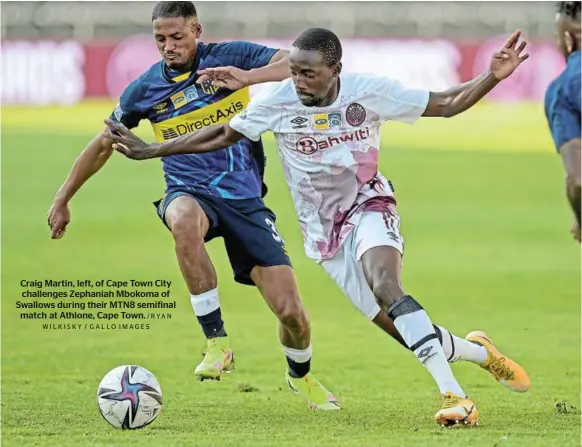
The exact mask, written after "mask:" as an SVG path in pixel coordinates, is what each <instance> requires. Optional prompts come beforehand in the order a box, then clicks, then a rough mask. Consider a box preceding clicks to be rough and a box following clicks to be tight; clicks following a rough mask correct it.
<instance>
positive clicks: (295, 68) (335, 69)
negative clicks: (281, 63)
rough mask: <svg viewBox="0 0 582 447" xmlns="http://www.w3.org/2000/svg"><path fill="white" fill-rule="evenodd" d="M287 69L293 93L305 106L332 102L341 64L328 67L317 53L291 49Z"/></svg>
mask: <svg viewBox="0 0 582 447" xmlns="http://www.w3.org/2000/svg"><path fill="white" fill-rule="evenodd" d="M289 69H290V70H291V77H292V79H293V84H295V91H296V92H297V96H299V100H300V101H301V103H302V104H303V105H305V106H322V105H328V104H329V103H330V102H333V100H334V99H335V98H330V96H331V94H333V92H335V90H333V88H334V87H335V86H336V85H337V79H338V76H339V74H340V72H341V63H337V64H334V65H332V66H331V67H329V66H328V65H327V64H326V63H325V62H324V61H323V58H322V56H321V54H320V53H319V52H318V51H305V50H300V49H298V48H295V47H292V48H291V51H290V54H289Z"/></svg>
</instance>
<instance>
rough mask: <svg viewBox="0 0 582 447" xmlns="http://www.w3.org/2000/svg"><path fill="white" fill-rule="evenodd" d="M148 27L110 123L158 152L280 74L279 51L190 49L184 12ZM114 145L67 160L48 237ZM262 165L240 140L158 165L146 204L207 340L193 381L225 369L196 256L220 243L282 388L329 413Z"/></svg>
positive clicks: (235, 108)
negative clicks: (261, 301)
mask: <svg viewBox="0 0 582 447" xmlns="http://www.w3.org/2000/svg"><path fill="white" fill-rule="evenodd" d="M152 22H153V29H154V37H155V40H156V42H157V45H158V49H159V51H160V53H161V55H162V57H163V60H162V61H160V62H158V63H156V64H154V65H153V66H152V67H151V68H150V69H149V70H147V71H146V72H145V73H144V74H143V75H141V76H140V77H139V78H138V79H136V80H135V81H134V82H132V83H131V84H130V85H129V86H128V87H127V88H126V90H125V91H124V92H123V94H122V95H121V99H120V101H119V104H118V105H117V107H116V108H115V110H114V112H113V113H112V115H111V119H113V120H115V121H116V122H119V123H122V124H124V125H125V126H127V127H128V128H134V127H136V126H137V125H138V123H139V122H140V121H141V120H143V119H147V120H149V121H150V122H151V124H152V127H153V130H154V133H155V136H156V138H157V140H158V141H160V142H161V141H164V140H168V139H172V138H174V137H178V136H180V135H184V134H186V133H190V132H193V131H196V130H199V129H202V128H205V127H208V126H211V125H214V124H221V123H227V122H228V121H229V120H230V119H231V118H232V117H234V116H235V115H236V114H237V113H238V112H240V111H241V110H243V109H244V108H245V107H246V105H247V104H248V102H249V100H250V98H249V91H248V85H249V84H253V83H260V82H266V81H280V80H282V79H285V78H287V77H288V76H289V69H288V52H286V51H281V50H276V49H272V48H267V47H264V46H260V45H255V44H252V43H248V42H226V43H220V44H213V43H211V44H204V43H202V42H198V38H199V37H200V35H201V32H202V27H201V25H200V23H199V22H198V18H197V13H196V9H195V7H194V5H193V3H192V2H160V3H158V4H157V5H156V6H155V8H154V11H153V14H152ZM213 67H231V68H230V69H231V70H232V72H233V73H234V72H236V74H237V76H236V80H238V81H240V79H245V82H242V83H240V85H235V84H236V82H235V79H234V78H235V77H232V79H229V77H228V76H226V77H224V76H223V75H221V77H220V79H218V78H217V77H216V76H213V75H212V70H211V69H212V68H213ZM241 73H242V75H243V76H242V77H241ZM205 80H214V81H213V82H210V83H207V82H206V83H205V82H202V81H205ZM244 84H247V86H245V85H244ZM227 86H229V87H230V88H225V87H227ZM233 86H234V87H233ZM219 87H222V88H219ZM235 87H244V88H242V89H236V88H235ZM112 145H113V141H112V140H110V139H107V138H104V137H103V136H101V135H99V136H97V137H95V138H94V139H93V141H91V142H90V143H89V145H88V146H87V147H86V148H85V150H84V151H83V152H82V154H81V155H80V156H79V158H78V159H77V161H76V162H75V164H74V166H73V168H72V170H71V172H70V173H69V175H68V177H67V179H66V180H65V182H64V184H63V185H62V186H61V188H60V189H59V191H58V193H57V194H56V197H55V199H54V202H53V204H52V206H51V208H50V210H49V213H48V223H49V226H50V228H51V231H52V237H53V238H55V239H59V238H61V237H63V235H64V234H65V230H66V226H67V224H68V222H69V220H70V214H69V208H68V203H69V201H70V200H71V198H72V197H73V195H74V194H75V193H76V192H77V191H78V189H79V188H80V187H81V186H82V185H83V184H84V183H85V181H87V180H88V179H89V177H91V176H92V175H93V174H95V173H96V172H97V171H99V170H100V169H101V168H102V167H103V165H104V164H105V162H106V161H107V160H108V159H109V157H110V156H111V154H112V152H113V148H112ZM264 162H265V158H264V154H263V147H262V143H261V141H260V140H259V141H251V140H249V139H247V138H245V139H242V140H240V141H238V142H237V143H235V144H233V145H231V146H229V147H224V148H222V149H221V150H219V151H216V152H212V153H207V154H192V155H176V156H169V157H164V158H163V159H162V166H163V171H164V176H165V180H166V191H165V194H164V196H163V197H162V199H161V200H160V201H158V202H156V204H155V205H156V209H157V213H158V215H159V217H160V218H161V220H162V221H163V222H164V224H165V225H166V226H167V227H168V228H169V229H170V231H171V232H172V235H173V237H174V240H175V249H176V254H177V258H178V263H179V266H180V269H181V271H182V275H183V277H184V279H185V281H186V283H187V285H188V289H189V291H190V297H191V298H190V301H191V304H192V307H193V309H194V312H195V314H196V316H197V318H198V321H199V322H200V324H201V326H202V329H203V331H204V334H205V335H206V338H207V347H206V350H205V355H204V359H203V361H202V362H201V363H200V364H199V365H198V366H197V367H196V369H195V375H196V376H197V377H198V378H199V379H201V380H204V379H220V377H221V375H222V373H223V372H226V371H230V370H232V369H233V367H234V356H233V352H232V350H231V348H230V344H229V341H228V337H227V334H226V331H225V327H224V322H223V320H222V315H221V309H220V304H219V299H218V290H217V278H216V272H215V270H214V267H213V265H212V262H211V260H210V259H209V257H208V254H207V252H206V249H205V246H204V244H205V242H207V241H210V240H211V239H214V238H216V237H222V238H223V240H224V244H225V248H226V251H227V253H228V256H229V259H230V262H231V266H232V269H233V271H234V277H235V280H236V281H237V282H239V283H242V284H248V285H255V286H256V287H257V288H258V289H259V291H260V292H261V294H262V295H263V297H264V298H265V300H266V302H267V304H268V305H269V307H270V309H271V310H272V311H273V313H275V315H276V316H277V317H278V319H279V321H280V325H279V337H280V340H281V344H282V346H283V351H284V353H285V355H286V358H287V363H288V372H287V376H286V377H287V381H288V383H289V385H290V387H291V388H292V389H293V390H294V391H296V392H298V393H299V394H300V395H302V397H304V398H305V399H306V400H307V401H308V402H309V403H310V406H311V407H312V408H317V409H326V410H328V409H329V410H335V409H338V408H339V405H338V403H337V400H336V399H335V397H334V396H333V394H332V393H330V392H329V391H328V390H326V389H325V388H324V387H323V386H322V385H321V383H320V382H319V381H318V380H317V379H316V378H315V377H314V376H313V375H312V374H311V373H310V361H311V354H312V348H311V341H310V339H311V330H310V324H309V319H308V316H307V314H306V312H305V310H304V309H303V306H302V303H301V300H300V297H299V292H298V289H297V285H296V282H295V278H294V275H293V271H292V268H291V263H290V261H289V258H288V257H287V254H286V252H285V249H284V242H283V240H282V238H281V236H280V235H279V233H278V232H277V229H276V227H275V215H274V214H273V212H272V211H271V210H270V209H269V208H267V207H266V206H265V204H264V203H263V200H262V197H263V196H264V195H265V193H266V187H265V186H264V184H263V170H264Z"/></svg>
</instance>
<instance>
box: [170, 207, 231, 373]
mask: <svg viewBox="0 0 582 447" xmlns="http://www.w3.org/2000/svg"><path fill="white" fill-rule="evenodd" d="M165 219H166V222H167V223H168V226H169V227H170V229H171V231H172V235H173V236H174V241H175V247H176V256H177V257H178V264H179V265H180V270H181V272H182V276H183V277H184V280H185V281H186V284H187V285H188V290H189V291H190V303H191V305H192V308H193V310H194V313H195V314H196V318H197V319H198V322H199V323H200V325H201V326H202V330H203V331H204V335H205V336H206V338H207V343H206V349H205V350H204V359H203V360H202V362H201V363H200V364H199V365H198V366H197V367H196V369H195V371H194V374H195V375H196V377H197V378H198V379H200V380H204V379H216V380H220V377H221V375H222V373H223V372H230V371H232V370H233V369H234V355H233V353H232V350H231V349H230V345H229V340H228V337H227V334H226V331H225V329H224V322H223V321H222V314H221V310H220V303H219V300H218V290H217V279H216V271H215V270H214V266H213V265H212V261H211V260H210V257H209V256H208V253H207V252H206V247H205V245H204V237H205V235H206V233H207V232H208V228H209V227H210V224H209V222H208V218H207V217H206V214H205V213H204V211H203V210H202V208H201V207H200V205H199V204H198V202H196V200H194V199H193V198H192V197H188V196H180V197H178V198H176V199H174V200H173V201H172V202H171V203H170V205H168V209H167V210H166V214H165Z"/></svg>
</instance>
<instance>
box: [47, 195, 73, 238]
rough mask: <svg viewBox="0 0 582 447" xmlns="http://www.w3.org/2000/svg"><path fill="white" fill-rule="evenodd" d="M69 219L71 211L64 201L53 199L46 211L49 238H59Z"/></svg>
mask: <svg viewBox="0 0 582 447" xmlns="http://www.w3.org/2000/svg"><path fill="white" fill-rule="evenodd" d="M70 221H71V213H70V212H69V206H68V205H67V204H66V203H62V202H58V201H55V202H53V204H52V205H51V207H50V208H49V210H48V213H47V222H48V226H49V228H50V229H51V238H53V239H60V238H62V237H63V236H64V235H65V231H66V229H67V225H68V224H69V222H70Z"/></svg>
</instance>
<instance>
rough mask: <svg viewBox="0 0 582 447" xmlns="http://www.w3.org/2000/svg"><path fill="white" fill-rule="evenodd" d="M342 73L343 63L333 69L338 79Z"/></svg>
mask: <svg viewBox="0 0 582 447" xmlns="http://www.w3.org/2000/svg"><path fill="white" fill-rule="evenodd" d="M341 72H342V63H341V62H338V63H337V64H335V65H334V67H333V75H334V76H335V77H338V76H339V75H340V74H341Z"/></svg>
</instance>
